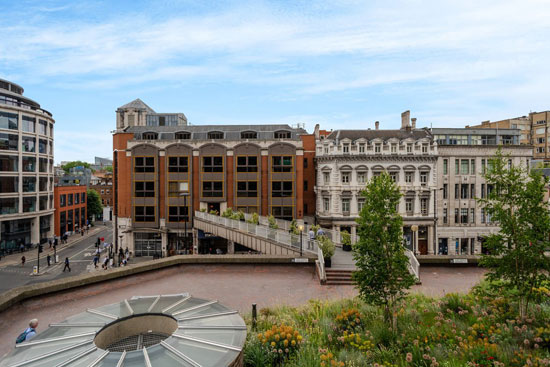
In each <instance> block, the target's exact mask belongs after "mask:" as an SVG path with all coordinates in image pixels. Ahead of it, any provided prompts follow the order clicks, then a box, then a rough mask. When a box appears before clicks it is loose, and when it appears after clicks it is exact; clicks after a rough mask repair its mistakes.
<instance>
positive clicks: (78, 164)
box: [61, 161, 90, 173]
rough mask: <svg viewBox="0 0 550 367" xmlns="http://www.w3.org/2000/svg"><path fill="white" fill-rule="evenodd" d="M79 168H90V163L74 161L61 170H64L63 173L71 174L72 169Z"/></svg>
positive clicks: (63, 166)
mask: <svg viewBox="0 0 550 367" xmlns="http://www.w3.org/2000/svg"><path fill="white" fill-rule="evenodd" d="M78 166H84V167H86V168H90V163H87V162H82V161H73V162H69V163H67V164H64V165H62V166H61V168H62V169H63V171H65V173H69V171H70V170H71V168H73V167H78Z"/></svg>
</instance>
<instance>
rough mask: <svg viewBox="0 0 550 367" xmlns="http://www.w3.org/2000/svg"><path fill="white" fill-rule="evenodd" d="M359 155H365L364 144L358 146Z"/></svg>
mask: <svg viewBox="0 0 550 367" xmlns="http://www.w3.org/2000/svg"><path fill="white" fill-rule="evenodd" d="M359 153H365V144H359Z"/></svg>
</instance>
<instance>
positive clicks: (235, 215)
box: [231, 210, 244, 222]
mask: <svg viewBox="0 0 550 367" xmlns="http://www.w3.org/2000/svg"><path fill="white" fill-rule="evenodd" d="M231 219H235V220H239V221H241V222H244V213H243V212H242V211H240V210H239V211H238V212H234V213H233V215H232V216H231Z"/></svg>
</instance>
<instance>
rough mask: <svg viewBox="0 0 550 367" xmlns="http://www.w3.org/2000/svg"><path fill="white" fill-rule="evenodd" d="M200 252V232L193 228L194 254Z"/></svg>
mask: <svg viewBox="0 0 550 367" xmlns="http://www.w3.org/2000/svg"><path fill="white" fill-rule="evenodd" d="M198 253H199V234H198V230H197V229H195V228H193V255H196V254H198Z"/></svg>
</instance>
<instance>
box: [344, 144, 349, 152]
mask: <svg viewBox="0 0 550 367" xmlns="http://www.w3.org/2000/svg"><path fill="white" fill-rule="evenodd" d="M344 153H349V144H344Z"/></svg>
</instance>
